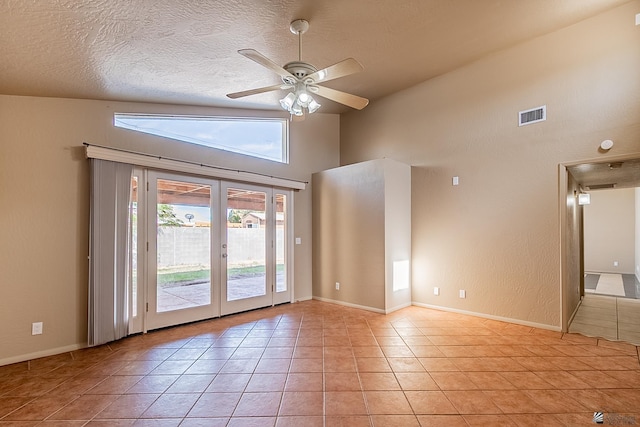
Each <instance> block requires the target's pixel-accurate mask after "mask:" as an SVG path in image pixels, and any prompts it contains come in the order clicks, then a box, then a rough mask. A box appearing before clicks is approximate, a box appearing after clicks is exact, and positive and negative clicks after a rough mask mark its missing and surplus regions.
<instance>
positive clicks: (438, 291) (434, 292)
mask: <svg viewBox="0 0 640 427" xmlns="http://www.w3.org/2000/svg"><path fill="white" fill-rule="evenodd" d="M433 294H434V295H436V296H437V295H440V288H439V287H437V286H436V287H435V288H433Z"/></svg>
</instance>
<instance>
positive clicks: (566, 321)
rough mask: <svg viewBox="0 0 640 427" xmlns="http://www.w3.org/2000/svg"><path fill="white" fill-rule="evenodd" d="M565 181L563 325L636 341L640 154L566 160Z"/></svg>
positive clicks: (638, 321)
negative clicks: (573, 160) (579, 160)
mask: <svg viewBox="0 0 640 427" xmlns="http://www.w3.org/2000/svg"><path fill="white" fill-rule="evenodd" d="M560 183H561V191H560V195H561V204H560V206H561V211H562V213H561V240H562V283H563V284H562V319H563V321H562V329H563V331H565V332H566V331H569V332H578V333H582V334H584V335H588V336H595V337H602V338H607V339H612V340H622V341H627V342H631V343H635V344H638V343H640V326H639V325H640V299H637V298H638V297H640V280H639V279H640V158H638V156H637V155H636V156H627V157H616V158H613V157H611V158H607V159H604V160H603V159H598V160H594V161H584V162H575V163H572V164H566V165H561V166H560ZM585 195H587V197H584V196H585Z"/></svg>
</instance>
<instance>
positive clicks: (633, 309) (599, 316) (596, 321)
mask: <svg viewBox="0 0 640 427" xmlns="http://www.w3.org/2000/svg"><path fill="white" fill-rule="evenodd" d="M569 332H573V333H579V334H583V335H586V336H589V337H602V338H606V339H609V340H621V341H626V342H628V343H632V344H635V345H640V300H638V299H632V298H617V297H610V296H603V295H594V294H585V296H584V298H583V299H582V303H581V304H580V307H578V311H577V312H576V315H575V317H574V318H573V321H572V322H571V325H570V326H569Z"/></svg>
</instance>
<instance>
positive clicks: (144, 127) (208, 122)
mask: <svg viewBox="0 0 640 427" xmlns="http://www.w3.org/2000/svg"><path fill="white" fill-rule="evenodd" d="M114 126H116V127H119V128H123V129H129V130H133V131H136V132H143V133H148V134H152V135H157V136H162V137H165V138H170V139H175V140H178V141H183V142H188V143H191V144H198V145H203V146H205V147H211V148H216V149H219V150H225V151H230V152H233V153H239V154H244V155H247V156H252V157H257V158H260V159H266V160H272V161H276V162H280V163H289V132H288V130H289V128H288V126H289V125H288V121H287V120H286V119H280V118H246V117H202V116H172V115H151V114H124V113H115V114H114Z"/></svg>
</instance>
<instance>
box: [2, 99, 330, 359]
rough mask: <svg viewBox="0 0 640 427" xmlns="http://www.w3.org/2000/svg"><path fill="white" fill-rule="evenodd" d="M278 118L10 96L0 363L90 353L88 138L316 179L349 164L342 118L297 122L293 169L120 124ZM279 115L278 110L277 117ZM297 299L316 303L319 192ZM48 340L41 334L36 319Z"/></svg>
mask: <svg viewBox="0 0 640 427" xmlns="http://www.w3.org/2000/svg"><path fill="white" fill-rule="evenodd" d="M116 111H117V112H132V113H135V112H139V113H164V114H195V115H228V116H234V115H241V114H258V115H267V114H274V113H273V112H271V113H268V112H259V111H254V112H251V111H240V110H231V109H214V108H204V107H185V106H169V105H152V104H139V103H117V102H106V101H92V100H71V99H56V98H37V97H17V96H4V95H2V96H0V227H2V229H1V232H0V235H1V236H2V237H1V238H0V272H1V276H0V343H1V344H0V365H2V364H6V363H10V362H14V361H18V360H26V359H30V358H34V357H38V356H42V355H47V354H54V353H57V352H61V351H66V350H71V349H74V348H78V347H81V346H83V345H84V344H85V342H86V336H87V277H88V268H87V254H88V216H89V164H88V161H87V160H86V159H85V157H84V149H83V147H82V143H83V142H88V143H92V144H97V145H103V146H109V147H115V148H123V149H129V150H134V151H138V152H144V153H153V154H158V155H162V156H166V157H173V158H178V159H184V160H189V161H197V162H201V163H205V164H212V165H220V166H225V167H230V168H237V169H242V170H249V171H255V172H259V173H266V174H269V175H275V176H281V177H284V178H289V179H296V180H302V181H311V174H312V173H313V172H316V171H320V170H324V169H327V168H331V167H336V166H337V165H338V162H339V142H340V141H339V123H340V117H339V116H338V115H331V114H314V115H313V116H311V117H310V118H309V119H307V120H305V121H303V122H295V123H292V124H291V129H290V136H291V138H290V141H291V147H290V164H288V165H286V164H279V163H275V162H268V161H263V160H258V159H252V158H248V157H245V156H242V155H239V154H233V153H225V152H221V151H218V150H213V149H207V148H205V147H198V146H195V145H192V144H185V143H175V142H173V141H169V140H166V139H162V138H158V137H154V136H151V135H144V134H139V133H136V132H132V131H128V130H124V129H116V128H114V127H113V125H112V123H113V113H114V112H116ZM276 114H278V113H276ZM294 215H295V236H297V237H300V238H301V239H302V244H301V245H296V246H295V248H294V249H295V277H294V280H295V298H296V299H308V298H311V244H312V242H311V236H312V233H311V188H310V187H308V188H307V190H304V191H300V192H297V193H295V196H294ZM39 321H42V322H44V334H43V335H38V336H31V323H32V322H39Z"/></svg>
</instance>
